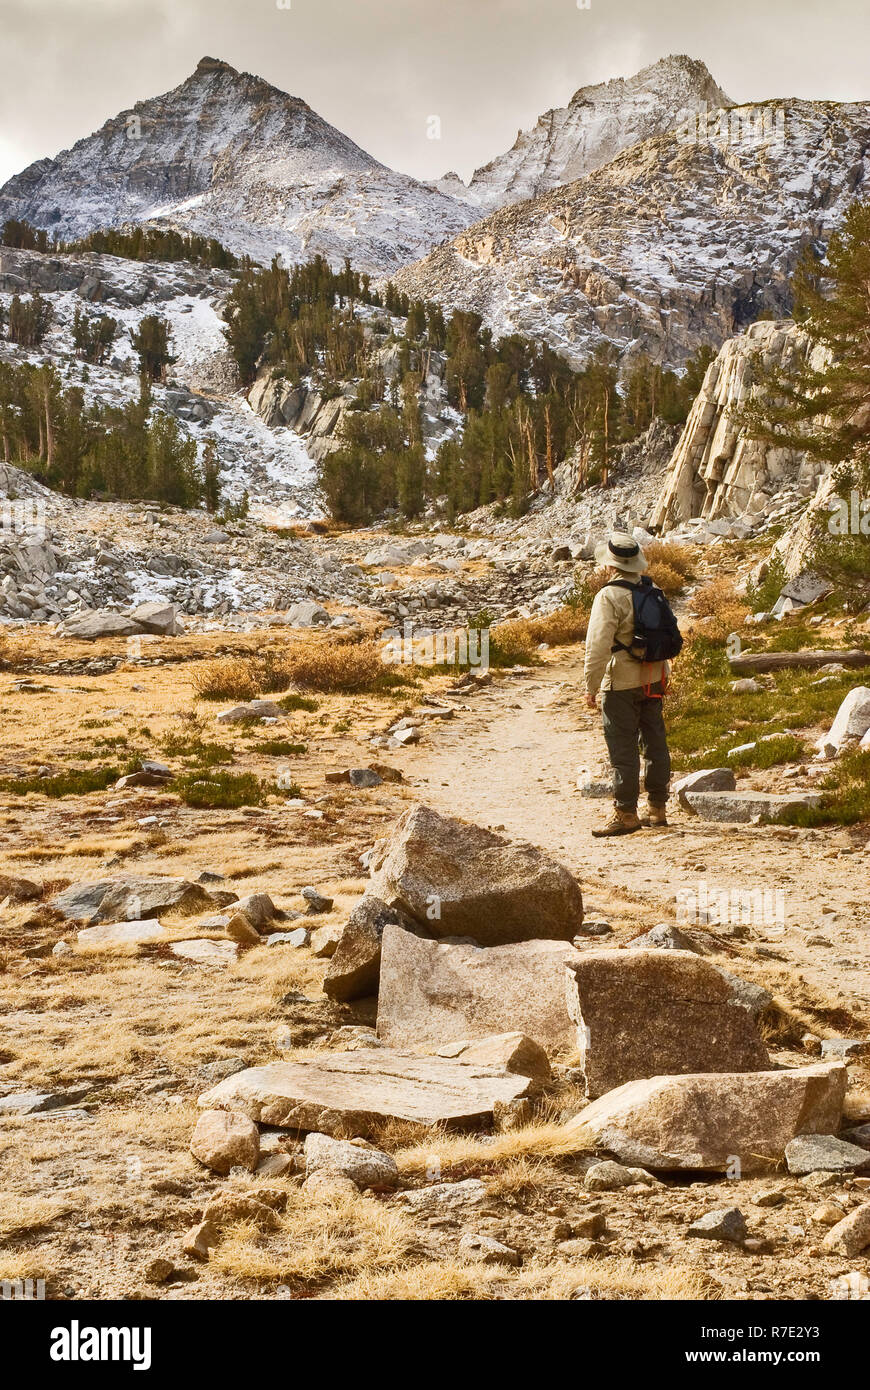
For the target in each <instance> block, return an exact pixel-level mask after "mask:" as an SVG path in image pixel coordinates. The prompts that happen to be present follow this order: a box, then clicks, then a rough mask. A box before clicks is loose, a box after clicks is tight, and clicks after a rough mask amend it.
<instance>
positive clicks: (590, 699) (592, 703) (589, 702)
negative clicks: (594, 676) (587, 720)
mask: <svg viewBox="0 0 870 1390" xmlns="http://www.w3.org/2000/svg"><path fill="white" fill-rule="evenodd" d="M586 706H587V708H588V709H597V708H598V705H597V703H596V700H595V696H594V695H590V694H589V692H588V690H587V692H586Z"/></svg>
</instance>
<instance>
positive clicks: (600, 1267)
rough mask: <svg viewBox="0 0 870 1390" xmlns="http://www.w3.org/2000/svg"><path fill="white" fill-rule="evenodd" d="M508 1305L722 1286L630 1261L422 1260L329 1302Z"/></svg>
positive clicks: (356, 1282)
mask: <svg viewBox="0 0 870 1390" xmlns="http://www.w3.org/2000/svg"><path fill="white" fill-rule="evenodd" d="M494 1296H500V1297H503V1298H509V1299H536V1300H545V1301H558V1300H574V1299H578V1298H582V1299H627V1300H645V1301H646V1300H652V1301H658V1300H696V1299H708V1300H710V1299H719V1298H721V1296H722V1289H721V1286H720V1285H719V1284H718V1283H717V1282H716V1281H715V1280H714V1279H712V1278H711V1277H710V1276H709V1275H708V1274H705V1273H704V1272H703V1271H701V1270H695V1269H688V1268H685V1267H681V1266H679V1265H672V1266H670V1267H667V1268H664V1269H662V1268H660V1267H657V1268H652V1267H644V1266H643V1265H637V1264H636V1263H635V1262H634V1261H633V1260H627V1259H616V1260H614V1259H608V1260H595V1259H589V1260H577V1261H572V1262H571V1263H570V1264H569V1263H565V1262H563V1261H555V1262H553V1263H552V1264H544V1263H540V1262H534V1263H532V1264H530V1265H528V1266H526V1267H524V1268H523V1269H521V1270H514V1269H509V1268H504V1267H499V1266H486V1265H471V1264H468V1265H465V1264H460V1263H459V1262H455V1261H454V1262H444V1263H441V1262H440V1261H435V1260H420V1261H418V1262H415V1263H405V1264H400V1265H399V1266H398V1267H397V1268H396V1269H391V1270H387V1271H385V1272H383V1273H372V1272H369V1271H368V1270H366V1271H363V1272H362V1273H361V1274H359V1275H357V1276H356V1277H355V1278H352V1279H348V1280H346V1281H344V1282H342V1283H339V1284H337V1285H335V1286H334V1287H333V1288H332V1289H331V1290H330V1291H329V1294H328V1297H329V1298H330V1299H340V1300H342V1301H349V1302H360V1301H370V1302H382V1301H414V1302H420V1301H427V1302H447V1301H458V1300H477V1301H480V1300H484V1299H491V1298H493V1297H494Z"/></svg>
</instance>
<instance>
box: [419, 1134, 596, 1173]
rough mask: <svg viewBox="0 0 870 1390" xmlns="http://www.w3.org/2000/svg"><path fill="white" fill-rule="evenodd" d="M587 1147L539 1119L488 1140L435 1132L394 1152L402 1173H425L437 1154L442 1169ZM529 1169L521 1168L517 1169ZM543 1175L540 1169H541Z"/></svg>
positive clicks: (549, 1155) (555, 1155)
mask: <svg viewBox="0 0 870 1390" xmlns="http://www.w3.org/2000/svg"><path fill="white" fill-rule="evenodd" d="M587 1149H588V1144H586V1143H585V1142H584V1141H583V1140H582V1139H579V1138H578V1137H577V1136H576V1135H573V1134H570V1133H568V1132H567V1130H566V1129H565V1126H564V1125H562V1124H558V1123H556V1122H555V1121H552V1120H550V1121H548V1120H544V1121H536V1122H533V1123H531V1124H528V1125H523V1126H521V1127H520V1128H519V1129H511V1130H507V1131H506V1132H505V1133H503V1134H496V1135H493V1136H491V1137H487V1138H486V1139H485V1140H481V1139H479V1138H475V1136H474V1135H470V1134H443V1133H433V1134H432V1135H430V1136H428V1137H427V1138H426V1139H425V1141H424V1142H422V1143H419V1142H418V1143H412V1144H409V1145H408V1146H407V1147H406V1148H403V1149H400V1150H399V1151H398V1152H397V1153H395V1154H394V1155H393V1157H394V1158H395V1160H396V1163H397V1165H398V1168H399V1171H400V1173H403V1174H404V1175H405V1176H406V1177H423V1176H424V1175H425V1174H426V1173H427V1171H431V1165H432V1161H433V1158H436V1157H437V1158H438V1160H439V1161H440V1164H441V1168H442V1171H445V1170H449V1169H451V1168H457V1167H465V1166H467V1165H472V1164H474V1165H479V1164H482V1165H484V1166H486V1167H490V1166H494V1165H495V1164H497V1163H502V1162H515V1161H517V1160H519V1159H529V1158H531V1159H538V1160H543V1159H554V1158H570V1157H571V1156H572V1155H574V1154H578V1153H583V1152H585V1151H586V1150H587ZM521 1172H525V1174H526V1175H528V1172H529V1170H518V1173H521ZM539 1175H540V1172H539Z"/></svg>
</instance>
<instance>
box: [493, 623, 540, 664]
mask: <svg viewBox="0 0 870 1390" xmlns="http://www.w3.org/2000/svg"><path fill="white" fill-rule="evenodd" d="M537 640H539V639H536V638H535V637H534V635H533V632H532V628H531V624H530V622H529V620H528V619H526V618H514V619H511V621H510V622H507V623H499V624H498V625H497V626H496V627H493V628H491V629H490V633H489V656H490V661H491V662H492V664H493V665H494V666H519V665H523V664H524V663H525V662H528V661H530V660H531V658H532V656H533V654H534V649H535V646H536V644H537Z"/></svg>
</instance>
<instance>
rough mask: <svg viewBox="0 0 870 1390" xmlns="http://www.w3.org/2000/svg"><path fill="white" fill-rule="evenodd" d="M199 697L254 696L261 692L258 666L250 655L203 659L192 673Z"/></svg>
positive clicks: (240, 698) (222, 698)
mask: <svg viewBox="0 0 870 1390" xmlns="http://www.w3.org/2000/svg"><path fill="white" fill-rule="evenodd" d="M193 688H194V690H195V692H196V694H197V695H198V696H199V698H200V699H201V700H255V699H256V698H257V696H258V695H259V694H260V692H261V683H260V675H259V667H258V663H257V661H256V659H255V658H252V657H241V656H234V657H218V658H217V660H215V661H204V662H202V663H201V665H199V666H198V667H197V668H196V670H195V672H194V675H193Z"/></svg>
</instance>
